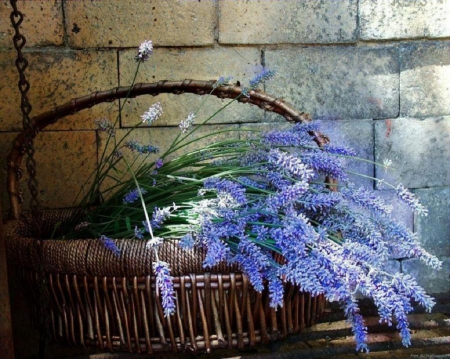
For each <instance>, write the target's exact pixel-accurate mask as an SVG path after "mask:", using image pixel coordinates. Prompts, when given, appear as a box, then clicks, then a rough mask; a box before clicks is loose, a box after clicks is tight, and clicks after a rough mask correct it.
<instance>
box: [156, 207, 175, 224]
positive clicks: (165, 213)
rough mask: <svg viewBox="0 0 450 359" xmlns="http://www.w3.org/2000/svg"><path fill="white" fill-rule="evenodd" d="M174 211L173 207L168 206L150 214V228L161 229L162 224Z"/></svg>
mask: <svg viewBox="0 0 450 359" xmlns="http://www.w3.org/2000/svg"><path fill="white" fill-rule="evenodd" d="M173 210H175V207H172V206H169V207H164V208H157V207H155V210H154V211H153V214H152V228H161V225H162V224H163V222H164V221H165V220H166V219H167V218H169V217H170V214H171V213H172V211H173Z"/></svg>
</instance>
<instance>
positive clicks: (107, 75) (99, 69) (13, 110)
mask: <svg viewBox="0 0 450 359" xmlns="http://www.w3.org/2000/svg"><path fill="white" fill-rule="evenodd" d="M27 58H28V61H29V64H30V65H29V67H28V69H27V72H26V76H27V78H28V80H29V82H30V85H31V88H30V91H29V93H28V98H29V100H30V103H31V105H32V106H33V110H32V113H31V115H32V116H33V115H37V114H39V113H42V112H43V111H48V110H50V109H52V108H53V107H55V106H57V105H61V104H63V103H65V102H68V101H70V100H71V99H73V98H76V97H80V96H84V95H88V94H90V93H91V92H93V91H99V90H107V89H110V88H112V87H115V86H117V70H116V63H117V61H116V55H115V53H114V52H106V51H77V52H75V51H57V50H55V51H54V52H33V53H27ZM0 70H1V71H2V81H0V97H1V98H7V99H8V101H2V102H0V130H3V131H5V130H6V131H11V130H18V129H21V128H22V115H21V111H20V93H19V90H18V88H17V82H18V74H17V70H16V68H15V66H14V54H13V53H12V52H0ZM116 108H117V105H115V104H110V103H109V104H101V105H98V106H96V107H94V108H92V109H88V110H84V111H82V112H80V113H78V114H77V115H74V116H69V117H67V118H66V119H65V120H64V121H61V122H58V123H57V124H55V125H52V126H50V127H49V128H52V129H82V128H93V122H92V121H93V119H95V118H97V117H102V116H104V115H105V114H106V113H108V114H113V115H114V114H115V111H116Z"/></svg>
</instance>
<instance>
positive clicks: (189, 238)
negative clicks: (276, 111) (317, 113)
mask: <svg viewBox="0 0 450 359" xmlns="http://www.w3.org/2000/svg"><path fill="white" fill-rule="evenodd" d="M152 51H153V48H152V46H151V42H145V43H144V44H143V45H141V47H140V48H139V51H138V55H137V56H136V61H137V63H138V68H139V65H140V64H141V63H143V62H144V61H146V60H147V59H148V58H149V55H150V54H151V52H152ZM272 75H273V73H272V72H270V71H263V73H262V74H260V75H258V76H257V77H256V78H255V79H253V80H252V81H251V82H250V85H249V87H248V88H244V89H243V91H242V96H250V94H251V91H257V90H256V88H257V86H258V85H259V84H260V83H261V82H262V81H265V80H268V79H269V78H270V77H271V76H272ZM229 81H230V79H229V78H228V79H224V78H221V79H219V81H217V82H216V86H221V85H224V84H226V83H228V82H229ZM125 102H126V101H125ZM227 106H228V105H225V106H224V108H225V107H227ZM162 111H163V109H162V108H161V106H160V104H159V103H157V104H155V105H153V106H152V107H150V109H149V111H147V112H146V113H145V114H144V115H143V116H142V119H143V121H144V122H146V123H147V124H150V123H152V122H154V121H156V120H157V118H158V117H159V116H161V114H162ZM196 117H197V115H196V114H195V115H194V114H189V115H188V116H187V118H186V120H183V121H181V123H180V134H179V135H178V137H177V138H176V139H175V141H174V142H173V143H172V145H171V146H169V148H168V149H166V150H165V151H164V152H163V151H161V152H160V150H159V149H158V148H156V147H154V146H153V145H151V144H145V145H142V144H140V143H139V142H137V141H135V140H128V141H125V140H118V139H117V138H116V136H115V131H114V128H115V125H114V123H110V122H109V121H108V120H101V121H97V122H96V124H97V127H98V129H99V130H103V131H106V133H107V142H108V143H112V144H113V147H114V149H113V151H111V153H104V154H103V156H102V162H101V163H100V166H99V170H98V171H97V172H96V174H95V181H94V186H93V187H92V189H91V190H90V191H89V193H88V195H87V196H86V197H85V198H84V199H83V201H82V205H83V206H84V208H85V210H84V213H83V216H82V218H77V223H72V224H71V225H70V226H68V227H67V231H66V233H65V238H84V237H86V236H95V237H96V238H99V239H100V240H101V241H103V242H104V244H105V245H106V246H107V247H108V248H110V249H111V250H112V251H113V252H114V253H115V254H116V255H117V256H120V255H121V252H120V248H119V246H118V245H117V244H118V242H119V241H120V239H113V238H135V239H136V240H144V241H146V242H147V248H148V250H153V251H155V254H156V261H155V262H154V264H153V270H154V273H155V276H156V282H157V287H158V290H159V291H160V293H161V298H162V301H163V303H162V305H163V308H164V310H165V314H166V315H170V314H171V313H173V312H174V311H175V310H176V298H175V296H174V290H173V285H172V280H171V276H170V268H169V266H168V265H167V263H165V262H163V261H161V260H159V259H158V255H157V253H158V247H159V246H160V245H161V243H163V241H170V240H173V241H177V243H178V244H179V245H180V246H182V247H183V248H184V249H186V250H191V249H192V248H194V247H198V248H202V249H203V250H204V252H205V259H204V263H203V264H204V267H205V269H207V268H211V267H213V266H215V265H216V264H218V263H223V262H224V263H227V264H230V265H238V266H239V268H240V269H241V270H242V272H243V273H244V274H245V275H246V276H247V277H248V278H249V281H250V282H251V284H252V285H253V287H254V288H255V290H257V291H259V292H261V291H262V290H263V289H264V287H265V286H266V285H267V287H268V290H269V295H270V305H271V306H272V307H274V308H277V307H279V306H281V305H283V291H284V286H283V283H287V282H289V283H292V284H295V285H298V286H299V287H300V288H301V290H303V291H305V292H309V293H311V294H313V295H319V294H323V295H324V296H325V298H326V299H327V300H329V301H338V302H339V303H340V304H341V306H342V308H343V309H344V311H345V314H346V316H347V318H348V319H349V321H350V322H351V324H352V328H353V331H354V334H355V340H356V348H357V349H358V350H367V345H366V336H367V329H366V327H365V324H364V320H363V318H362V316H361V314H360V313H359V308H358V302H357V297H358V295H364V296H367V297H370V298H372V299H373V301H374V303H375V305H376V306H377V308H378V311H379V315H380V320H381V321H383V322H387V323H388V324H390V325H391V324H392V322H393V320H394V319H395V320H396V325H397V328H398V330H399V331H400V334H401V335H402V338H403V344H404V345H406V346H407V345H409V344H410V332H409V329H408V319H407V314H408V313H409V312H411V311H412V309H413V303H412V301H415V302H418V303H419V304H421V305H423V306H424V307H425V308H426V309H427V310H431V308H432V306H433V304H434V301H433V299H432V298H431V297H430V296H428V295H427V294H426V293H425V292H424V290H423V289H422V288H421V287H420V286H419V285H418V284H417V282H416V281H415V279H414V278H412V277H411V276H409V275H407V274H402V273H392V272H389V273H388V272H387V271H386V263H387V261H388V260H389V259H392V258H419V259H421V260H423V261H424V262H425V263H426V264H427V265H429V266H431V267H433V268H436V269H438V268H439V267H440V265H441V263H440V262H439V261H438V260H437V258H435V257H434V256H432V255H430V254H429V253H427V252H426V251H425V250H424V249H423V248H422V247H421V246H420V245H419V244H418V242H417V239H416V238H415V235H414V234H413V233H411V232H410V231H409V230H408V229H407V228H406V227H405V226H403V225H402V224H401V223H398V222H396V221H395V220H393V219H392V216H391V211H392V208H391V207H390V206H388V205H387V204H386V203H385V202H384V201H382V200H381V199H380V198H378V197H377V195H376V193H375V192H374V191H373V190H370V189H366V188H356V187H355V186H354V185H353V184H352V183H351V181H350V179H349V177H348V175H347V171H346V168H345V164H344V161H343V160H344V159H345V160H348V159H352V158H353V159H354V160H358V159H357V158H356V156H355V153H354V151H352V150H351V149H348V148H344V147H338V146H332V145H330V144H325V145H324V146H322V147H318V146H317V144H316V143H315V134H317V133H318V131H319V128H318V125H317V124H315V123H306V124H300V123H298V124H295V125H292V126H290V127H289V128H287V129H284V130H273V131H269V132H264V131H259V130H257V129H255V128H253V129H241V130H239V131H236V130H234V129H227V130H221V131H219V132H211V133H207V134H206V135H203V136H201V139H203V140H209V139H210V142H211V143H210V144H209V145H206V146H202V148H199V149H194V150H189V151H188V150H186V148H187V146H188V145H189V146H191V145H192V144H195V141H196V140H195V139H193V138H192V134H193V133H194V132H196V131H198V130H199V129H200V128H203V129H205V128H207V126H206V122H208V121H209V120H210V118H208V119H206V120H205V121H204V122H203V123H202V124H200V125H198V126H194V121H195V118H196ZM130 134H132V130H131V131H129V132H128V133H127V135H126V137H127V136H128V135H130ZM218 134H222V135H223V134H226V137H227V139H226V140H217V135H218ZM127 150H129V152H131V154H132V157H133V158H132V159H131V160H130V153H125V151H127ZM175 152H176V153H180V152H181V153H182V154H181V155H178V156H175V155H174V153H175ZM139 156H153V157H155V156H156V157H157V158H156V159H154V160H153V159H152V160H149V161H142V162H141V165H139V166H138V168H135V167H136V166H133V163H134V161H136V159H137V158H138V157H139ZM153 157H152V158H153ZM149 158H150V157H149ZM123 163H125V170H124V169H123V167H121V165H120V164H123ZM386 165H387V163H385V165H384V166H386ZM382 166H383V165H382ZM127 175H129V176H128V177H127ZM106 179H108V181H110V180H111V179H112V180H113V183H114V184H113V185H112V186H110V187H108V188H105V185H104V182H105V180H106ZM329 179H334V180H337V182H335V181H330V180H329ZM394 188H396V189H397V194H398V196H399V197H400V198H401V199H402V200H403V201H404V202H406V204H408V205H410V206H411V207H412V209H413V210H415V211H417V212H418V213H420V214H423V215H426V209H425V208H424V207H422V206H421V205H420V203H419V202H418V201H417V199H416V198H414V197H413V195H412V194H411V193H410V192H409V191H408V190H407V189H405V188H404V187H403V186H401V185H398V186H396V187H394ZM280 258H281V259H280Z"/></svg>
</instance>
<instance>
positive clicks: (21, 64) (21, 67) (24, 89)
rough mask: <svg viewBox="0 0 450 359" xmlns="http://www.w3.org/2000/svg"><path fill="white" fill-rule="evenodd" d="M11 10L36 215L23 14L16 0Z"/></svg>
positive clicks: (34, 162)
mask: <svg viewBox="0 0 450 359" xmlns="http://www.w3.org/2000/svg"><path fill="white" fill-rule="evenodd" d="M10 3H11V6H12V8H13V11H12V12H11V16H10V19H11V24H12V26H13V28H14V31H15V33H14V36H13V43H14V48H15V49H16V50H17V59H16V62H15V64H16V68H17V71H18V72H19V82H18V87H19V91H20V95H21V100H20V109H21V111H22V126H23V129H24V134H25V137H26V141H25V153H26V154H27V159H26V168H27V171H28V173H29V175H30V177H29V179H28V189H29V191H30V194H31V199H30V209H31V211H32V213H33V214H35V216H36V217H37V216H38V215H37V213H38V212H39V210H40V207H41V205H40V201H39V199H38V192H39V191H38V188H39V186H38V181H37V178H36V160H35V159H34V153H35V149H34V145H33V138H34V137H35V135H36V129H35V127H34V125H33V122H32V121H31V119H30V113H31V110H32V109H33V108H32V106H31V104H30V101H29V100H28V95H27V93H28V91H29V90H30V83H29V82H28V80H27V78H26V76H25V70H26V69H27V67H28V60H27V59H26V58H25V57H24V56H23V53H22V49H23V47H24V46H25V44H26V42H27V41H26V39H25V36H23V35H22V34H21V33H20V25H21V24H22V22H23V14H22V13H21V12H20V11H19V10H18V9H17V0H11V1H10Z"/></svg>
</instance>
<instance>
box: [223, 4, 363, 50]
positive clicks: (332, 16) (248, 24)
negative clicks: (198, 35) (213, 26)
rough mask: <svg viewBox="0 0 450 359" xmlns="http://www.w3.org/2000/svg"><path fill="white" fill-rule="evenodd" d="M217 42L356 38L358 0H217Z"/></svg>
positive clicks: (315, 40)
mask: <svg viewBox="0 0 450 359" xmlns="http://www.w3.org/2000/svg"><path fill="white" fill-rule="evenodd" d="M219 8H220V17H219V43H223V44H279V43H296V44H298V43H304V44H306V43H340V42H352V41H356V22H357V1H354V0H346V1H340V2H335V1H326V0H318V1H291V0H278V1H266V0H262V1H261V0H259V1H245V0H238V1H219Z"/></svg>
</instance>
